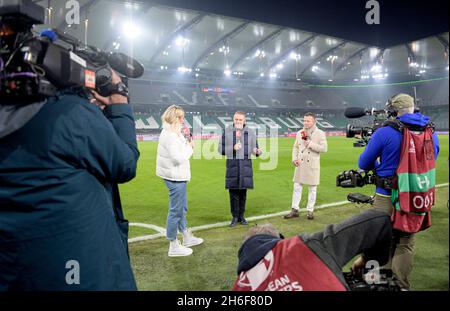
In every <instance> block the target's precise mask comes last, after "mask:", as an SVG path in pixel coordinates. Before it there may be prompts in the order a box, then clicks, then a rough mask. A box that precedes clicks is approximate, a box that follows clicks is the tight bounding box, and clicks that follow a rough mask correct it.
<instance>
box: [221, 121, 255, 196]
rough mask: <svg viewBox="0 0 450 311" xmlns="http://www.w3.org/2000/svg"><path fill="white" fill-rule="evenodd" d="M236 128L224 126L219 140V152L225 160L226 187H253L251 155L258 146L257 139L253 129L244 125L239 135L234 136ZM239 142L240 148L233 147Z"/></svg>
mask: <svg viewBox="0 0 450 311" xmlns="http://www.w3.org/2000/svg"><path fill="white" fill-rule="evenodd" d="M236 131H237V130H236V128H235V127H226V128H225V130H224V131H223V132H222V137H221V139H220V141H219V153H220V154H222V155H225V156H226V158H227V160H226V175H225V188H226V189H253V168H252V160H251V155H252V154H253V150H254V149H255V148H258V141H257V139H256V134H255V132H254V131H253V130H251V129H249V128H247V127H246V126H244V128H243V129H242V130H241V137H240V138H236ZM238 142H240V143H241V144H242V148H241V149H240V150H238V151H235V150H234V149H233V147H234V145H235V144H236V143H238Z"/></svg>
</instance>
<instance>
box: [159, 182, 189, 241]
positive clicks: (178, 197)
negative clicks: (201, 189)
mask: <svg viewBox="0 0 450 311" xmlns="http://www.w3.org/2000/svg"><path fill="white" fill-rule="evenodd" d="M164 182H165V183H166V186H167V188H168V189H169V214H168V215H167V225H166V237H167V239H168V240H169V241H173V240H175V239H176V238H177V233H178V232H177V230H179V231H180V232H183V231H185V230H186V229H187V220H186V212H187V191H186V184H187V182H186V181H170V180H167V179H164Z"/></svg>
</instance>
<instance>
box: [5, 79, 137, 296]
mask: <svg viewBox="0 0 450 311" xmlns="http://www.w3.org/2000/svg"><path fill="white" fill-rule="evenodd" d="M113 83H114V84H116V83H120V78H119V77H118V76H117V75H116V74H115V73H114V75H113ZM94 96H95V97H96V98H97V100H99V101H100V102H102V103H103V104H104V105H105V107H106V108H105V109H104V111H103V112H102V111H101V110H100V109H99V108H98V107H97V106H96V105H94V104H92V103H90V102H89V100H88V99H87V97H86V96H85V95H84V93H83V92H82V90H81V89H75V88H74V89H66V90H63V91H60V92H59V93H58V94H57V95H55V96H53V97H50V98H48V99H46V100H45V101H43V102H41V103H33V104H27V105H18V104H17V103H3V102H2V103H1V104H0V291H2V290H136V284H135V280H134V276H133V272H132V270H131V265H130V261H129V258H128V256H127V245H126V240H125V235H124V231H123V230H121V229H123V228H124V227H126V222H125V221H124V220H122V221H120V223H119V221H117V219H116V217H115V212H114V210H113V205H116V204H118V202H117V199H118V196H117V195H118V193H117V183H124V182H127V181H129V180H131V179H132V178H134V176H135V174H136V163H137V160H138V157H139V152H138V149H137V144H136V136H135V125H134V120H133V115H132V110H131V107H130V106H129V105H128V99H127V98H126V97H125V96H122V95H119V94H113V95H111V96H110V97H107V98H105V97H101V96H100V95H98V94H97V93H94ZM119 226H120V227H121V228H119Z"/></svg>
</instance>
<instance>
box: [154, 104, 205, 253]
mask: <svg viewBox="0 0 450 311" xmlns="http://www.w3.org/2000/svg"><path fill="white" fill-rule="evenodd" d="M161 119H162V122H163V130H162V132H161V135H160V136H159V143H158V151H157V157H156V175H157V176H159V177H161V178H162V179H164V182H165V183H166V186H167V188H168V189H169V214H168V215H167V225H166V236H167V239H168V240H169V241H170V245H169V252H168V254H169V256H170V257H176V256H189V255H190V254H192V249H191V248H189V247H190V246H195V245H199V244H201V243H203V239H201V238H196V237H194V236H193V235H192V232H191V230H189V229H188V228H187V220H186V212H187V190H186V185H187V182H188V181H190V179H191V169H190V165H189V159H190V157H191V156H192V153H193V148H194V143H193V141H188V140H186V138H185V137H184V135H183V134H182V132H181V130H182V126H183V124H184V110H183V108H181V107H179V106H176V105H172V106H170V107H169V108H167V109H166V111H165V112H164V114H163V115H162V117H161ZM178 231H180V232H181V233H182V234H183V244H180V242H179V241H178V239H177V233H178Z"/></svg>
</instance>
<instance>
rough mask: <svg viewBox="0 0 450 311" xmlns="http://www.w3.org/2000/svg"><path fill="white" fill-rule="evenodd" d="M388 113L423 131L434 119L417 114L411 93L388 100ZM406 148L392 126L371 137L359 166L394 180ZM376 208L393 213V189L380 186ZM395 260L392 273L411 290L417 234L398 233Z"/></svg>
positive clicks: (375, 199)
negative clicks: (389, 111)
mask: <svg viewBox="0 0 450 311" xmlns="http://www.w3.org/2000/svg"><path fill="white" fill-rule="evenodd" d="M387 105H388V107H387V108H388V110H391V111H392V112H393V113H394V114H396V115H397V119H398V120H399V121H400V122H401V123H403V124H404V125H405V126H408V127H409V128H411V130H413V129H418V130H420V129H421V128H423V127H424V126H426V125H427V124H428V123H429V121H430V118H429V117H427V116H424V115H423V114H421V113H418V112H417V113H414V98H412V97H411V96H410V95H408V94H397V95H394V96H392V97H391V98H390V99H389V100H388V104H387ZM433 144H434V157H435V159H437V156H438V154H439V139H438V137H437V135H436V133H433ZM401 147H402V133H400V131H398V130H397V129H394V128H393V127H391V126H384V127H382V128H379V129H377V130H376V131H375V132H374V133H373V135H372V137H371V138H370V141H369V143H368V144H367V147H366V148H365V149H364V151H363V153H362V154H361V156H360V157H359V161H358V165H359V167H360V168H361V169H363V170H374V171H375V173H376V175H378V176H379V177H382V178H390V177H392V176H394V175H395V172H396V170H397V167H398V165H399V163H400V151H401ZM373 207H374V208H378V209H381V210H384V211H385V212H387V213H389V214H392V212H393V210H394V206H393V205H392V202H391V190H390V189H385V188H384V187H382V186H381V185H377V187H376V193H375V197H374V204H373ZM392 245H393V249H392V254H391V256H392V259H391V262H390V265H391V266H392V271H393V272H394V273H395V274H396V275H397V277H398V278H399V280H400V282H401V284H402V286H403V287H404V288H405V289H409V287H410V280H409V275H410V273H411V271H412V265H413V257H414V249H415V234H407V233H403V232H399V231H396V230H394V242H393V243H392Z"/></svg>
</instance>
